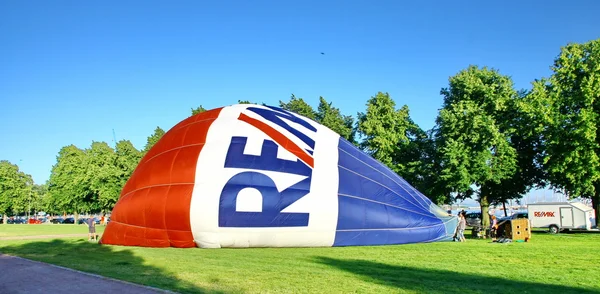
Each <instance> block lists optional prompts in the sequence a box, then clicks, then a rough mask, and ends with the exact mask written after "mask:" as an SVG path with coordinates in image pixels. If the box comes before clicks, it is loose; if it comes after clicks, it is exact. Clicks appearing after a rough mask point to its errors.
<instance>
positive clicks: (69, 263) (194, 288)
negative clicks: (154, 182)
mask: <svg viewBox="0 0 600 294" xmlns="http://www.w3.org/2000/svg"><path fill="white" fill-rule="evenodd" d="M15 227H19V229H21V228H23V229H24V228H25V227H28V228H27V229H26V230H31V231H28V232H29V234H31V233H36V234H43V235H54V234H64V233H69V234H70V233H74V232H73V231H68V230H75V228H76V229H77V230H81V232H83V233H87V229H86V227H85V226H75V225H47V226H42V225H0V236H2V235H8V234H13V235H14V234H21V232H18V233H17V232H14V231H12V230H14V228H15ZM29 227H36V228H35V229H33V228H31V229H30V228H29ZM66 227H72V228H68V229H67V228H66ZM98 228H99V229H100V228H101V227H98ZM77 232H78V233H79V231H77ZM86 240H87V237H85V238H83V237H79V238H63V239H44V240H39V239H38V240H8V241H6V240H4V241H3V240H0V252H2V253H5V254H10V255H17V256H21V257H25V258H30V259H33V260H38V261H43V262H48V263H52V264H57V265H61V266H65V267H69V268H74V269H78V270H82V271H86V272H90V273H95V274H100V275H103V276H108V277H112V278H116V279H121V280H126V281H130V282H134V283H139V284H144V285H149V286H153V287H158V288H162V289H168V290H172V291H176V292H182V293H203V292H207V293H600V275H598V273H599V272H600V271H599V270H598V266H599V265H600V246H599V245H600V234H590V233H573V234H558V235H549V234H546V233H543V232H539V233H534V235H533V238H532V240H531V242H528V243H509V244H499V243H491V242H490V241H489V240H473V239H469V240H468V241H467V242H466V243H454V242H439V243H427V244H407V245H395V246H370V247H339V248H252V249H199V248H190V249H175V248H140V247H122V246H107V245H99V244H96V243H90V242H88V241H86ZM5 273H6V272H5ZM8 274H10V271H8Z"/></svg>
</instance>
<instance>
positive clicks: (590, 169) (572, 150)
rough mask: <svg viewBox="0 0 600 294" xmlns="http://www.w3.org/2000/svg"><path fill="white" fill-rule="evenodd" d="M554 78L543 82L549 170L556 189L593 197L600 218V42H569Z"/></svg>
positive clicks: (539, 97)
mask: <svg viewBox="0 0 600 294" xmlns="http://www.w3.org/2000/svg"><path fill="white" fill-rule="evenodd" d="M552 71H553V73H552V75H551V76H550V78H549V79H548V80H541V81H538V82H537V84H538V85H537V87H536V89H537V91H536V93H535V94H536V95H537V96H536V97H535V98H536V99H537V101H536V102H537V103H538V104H542V105H544V106H547V109H548V111H547V112H546V113H542V114H541V115H540V116H539V117H540V118H541V119H540V122H539V123H544V124H545V125H546V126H547V128H545V130H544V132H543V133H544V143H545V153H544V166H545V168H546V170H547V172H548V177H549V181H550V183H551V184H552V186H554V187H555V188H558V189H561V190H565V191H567V193H568V194H569V195H573V196H583V197H589V198H591V199H592V205H593V206H594V208H595V210H596V219H600V217H599V216H600V127H599V125H600V39H597V40H593V41H590V42H587V43H583V44H575V43H573V44H568V45H567V46H565V47H563V48H562V49H561V52H560V54H559V55H558V56H557V57H556V59H555V60H554V65H553V66H552Z"/></svg>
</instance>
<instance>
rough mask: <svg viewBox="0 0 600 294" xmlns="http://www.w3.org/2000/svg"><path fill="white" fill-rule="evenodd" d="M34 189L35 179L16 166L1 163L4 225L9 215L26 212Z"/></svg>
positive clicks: (0, 201)
mask: <svg viewBox="0 0 600 294" xmlns="http://www.w3.org/2000/svg"><path fill="white" fill-rule="evenodd" d="M32 189H33V179H32V178H31V176H30V175H28V174H25V173H24V172H22V171H20V170H19V167H18V166H17V165H16V164H12V163H10V162H9V161H7V160H1V161H0V214H2V217H3V224H6V223H7V215H8V214H15V213H20V212H25V210H26V208H27V204H26V203H28V201H29V199H30V195H31V193H32Z"/></svg>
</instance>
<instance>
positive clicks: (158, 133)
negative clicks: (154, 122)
mask: <svg viewBox="0 0 600 294" xmlns="http://www.w3.org/2000/svg"><path fill="white" fill-rule="evenodd" d="M200 107H202V106H200ZM192 112H193V111H192ZM164 135H165V131H164V130H163V129H161V128H160V127H156V129H154V133H153V134H152V135H150V136H149V137H148V139H147V140H146V146H144V150H142V154H146V153H148V151H149V150H150V148H152V146H154V144H156V142H158V140H160V138H162V136H164Z"/></svg>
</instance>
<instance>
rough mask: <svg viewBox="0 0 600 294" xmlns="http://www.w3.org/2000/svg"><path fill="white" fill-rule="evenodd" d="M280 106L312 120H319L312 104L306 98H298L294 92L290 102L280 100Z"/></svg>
mask: <svg viewBox="0 0 600 294" xmlns="http://www.w3.org/2000/svg"><path fill="white" fill-rule="evenodd" d="M279 107H281V108H283V109H285V110H288V111H291V112H294V113H297V114H299V115H302V116H305V117H307V118H310V119H312V120H315V121H316V120H317V112H316V111H315V110H314V109H313V108H312V106H310V105H309V104H308V103H306V102H305V101H304V99H302V98H296V96H295V95H294V94H292V97H290V101H289V102H283V101H281V100H279Z"/></svg>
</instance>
